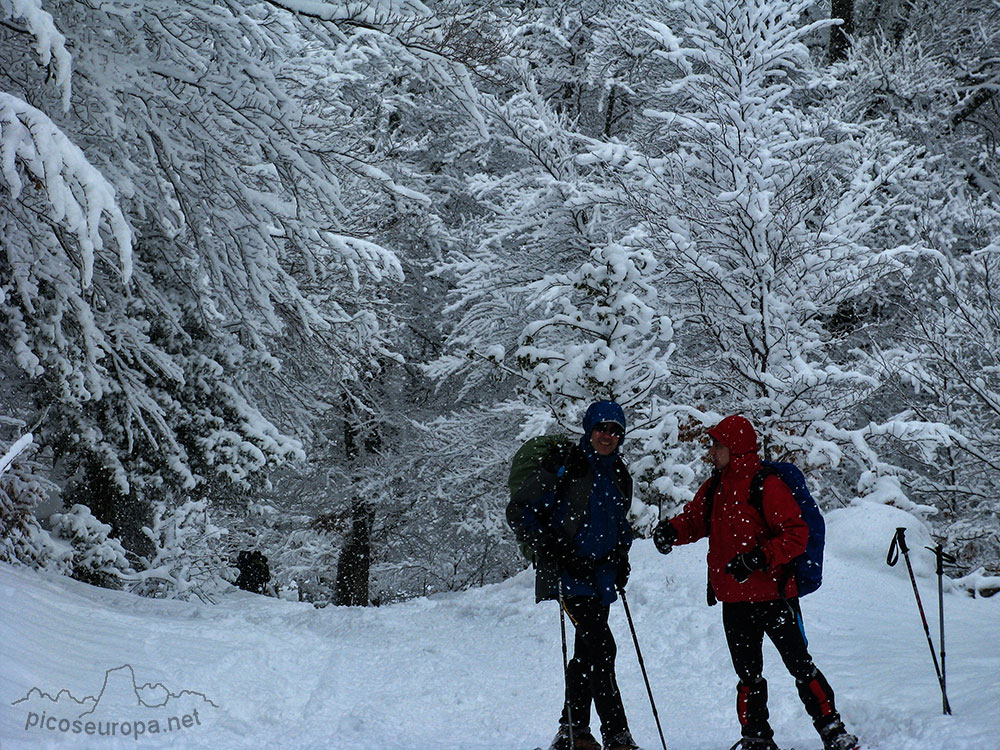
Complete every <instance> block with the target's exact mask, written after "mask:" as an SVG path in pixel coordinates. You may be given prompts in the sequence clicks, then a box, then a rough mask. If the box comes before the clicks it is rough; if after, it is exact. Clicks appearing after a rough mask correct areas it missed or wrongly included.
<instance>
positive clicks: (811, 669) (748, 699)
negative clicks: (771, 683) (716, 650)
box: [722, 597, 840, 739]
mask: <svg viewBox="0 0 1000 750" xmlns="http://www.w3.org/2000/svg"><path fill="white" fill-rule="evenodd" d="M722 625H723V628H724V629H725V631H726V641H727V642H728V644H729V654H730V656H732V659H733V667H734V668H735V669H736V674H737V676H739V678H740V681H739V684H738V685H737V686H736V713H737V715H738V716H739V719H740V725H741V727H742V733H743V736H744V737H762V738H765V739H771V738H772V737H773V736H774V731H773V730H772V729H771V725H770V724H769V723H768V721H767V718H768V712H767V681H766V680H765V679H764V676H763V672H764V655H763V645H764V635H765V634H766V635H767V637H768V638H770V639H771V642H772V643H773V644H774V646H775V648H776V649H778V654H779V655H780V656H781V660H782V661H783V662H784V663H785V667H786V668H787V669H788V671H789V672H790V673H791V675H792V677H794V678H795V686H796V687H797V688H798V691H799V698H800V699H801V700H802V704H803V705H804V706H805V708H806V711H807V712H808V714H809V716H810V717H811V718H812V720H813V725H814V726H815V727H816V728H817V729H820V728H822V727H824V726H826V725H827V724H829V723H830V722H832V721H835V720H839V718H840V717H839V716H838V715H837V710H836V708H835V707H834V702H833V689H832V688H831V687H830V683H829V682H827V681H826V678H825V677H824V676H823V674H822V673H821V672H820V671H819V670H818V669H817V668H816V665H815V664H813V661H812V657H811V656H810V655H809V650H808V648H807V645H806V636H805V631H804V630H803V627H802V612H801V610H800V609H799V600H798V598H797V597H793V598H791V599H787V600H786V599H777V600H775V601H770V602H723V604H722Z"/></svg>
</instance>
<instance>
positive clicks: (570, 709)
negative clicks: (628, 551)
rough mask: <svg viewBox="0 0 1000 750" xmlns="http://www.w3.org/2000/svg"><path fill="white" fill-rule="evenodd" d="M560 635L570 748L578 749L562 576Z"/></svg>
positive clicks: (560, 583)
mask: <svg viewBox="0 0 1000 750" xmlns="http://www.w3.org/2000/svg"><path fill="white" fill-rule="evenodd" d="M559 579H560V580H559V633H560V635H562V654H563V685H564V691H565V693H567V694H566V697H565V700H566V718H567V720H568V721H569V746H570V747H576V742H575V740H574V739H573V706H572V705H571V704H570V700H569V695H568V692H569V657H568V656H567V651H566V603H565V601H564V600H563V585H562V576H559Z"/></svg>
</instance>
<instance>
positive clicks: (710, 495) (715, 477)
mask: <svg viewBox="0 0 1000 750" xmlns="http://www.w3.org/2000/svg"><path fill="white" fill-rule="evenodd" d="M721 481H722V474H720V473H719V472H717V471H713V472H712V478H711V479H709V480H708V489H706V490H705V536H708V533H709V532H710V531H711V530H712V506H713V505H715V493H716V492H718V490H719V482H721Z"/></svg>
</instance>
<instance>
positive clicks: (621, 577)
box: [615, 553, 632, 589]
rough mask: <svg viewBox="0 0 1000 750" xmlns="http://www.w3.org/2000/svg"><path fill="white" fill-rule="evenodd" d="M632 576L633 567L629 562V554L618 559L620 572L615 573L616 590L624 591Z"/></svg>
mask: <svg viewBox="0 0 1000 750" xmlns="http://www.w3.org/2000/svg"><path fill="white" fill-rule="evenodd" d="M631 574H632V565H631V563H629V561H628V553H625V554H624V555H622V556H621V557H620V558H618V570H617V571H616V572H615V588H618V589H623V588H625V585H626V584H627V583H628V577H629V576H630V575H631Z"/></svg>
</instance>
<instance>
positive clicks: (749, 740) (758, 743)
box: [729, 737, 780, 750]
mask: <svg viewBox="0 0 1000 750" xmlns="http://www.w3.org/2000/svg"><path fill="white" fill-rule="evenodd" d="M729 750H780V748H779V747H778V746H777V745H776V744H774V740H771V739H766V738H764V737H741V738H740V741H739V742H737V743H736V744H735V745H733V746H732V747H731V748H729Z"/></svg>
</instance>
